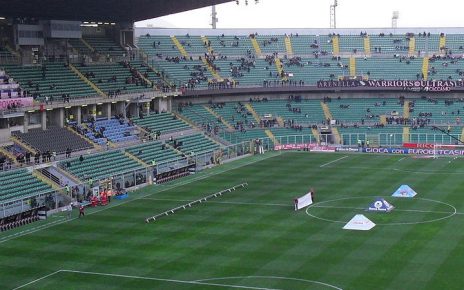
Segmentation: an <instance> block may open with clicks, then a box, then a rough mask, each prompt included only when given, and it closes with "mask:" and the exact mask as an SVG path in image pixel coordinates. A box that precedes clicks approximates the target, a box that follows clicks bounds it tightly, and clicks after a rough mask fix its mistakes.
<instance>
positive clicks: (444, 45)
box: [439, 34, 446, 51]
mask: <svg viewBox="0 0 464 290" xmlns="http://www.w3.org/2000/svg"><path fill="white" fill-rule="evenodd" d="M445 47H446V36H445V35H444V34H443V35H442V36H440V46H439V49H440V51H441V50H442V49H444V48H445Z"/></svg>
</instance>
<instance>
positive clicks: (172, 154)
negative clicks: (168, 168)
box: [127, 141, 180, 164]
mask: <svg viewBox="0 0 464 290" xmlns="http://www.w3.org/2000/svg"><path fill="white" fill-rule="evenodd" d="M127 152H129V153H130V154H132V155H134V156H136V157H137V158H139V159H140V160H142V161H143V162H145V163H147V164H151V163H152V161H153V160H155V162H156V163H158V164H159V163H163V162H165V161H168V160H173V159H176V158H177V157H179V156H180V154H179V153H178V152H177V151H174V150H172V149H171V148H170V147H169V146H164V148H163V144H162V142H159V141H157V142H149V143H146V144H141V145H137V146H134V147H130V148H128V149H127Z"/></svg>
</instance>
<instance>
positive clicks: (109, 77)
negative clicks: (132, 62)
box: [77, 63, 151, 94]
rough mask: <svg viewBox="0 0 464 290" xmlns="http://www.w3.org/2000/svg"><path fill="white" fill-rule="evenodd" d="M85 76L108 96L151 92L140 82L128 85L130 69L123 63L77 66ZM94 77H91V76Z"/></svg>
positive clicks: (130, 75)
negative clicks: (117, 93) (118, 93)
mask: <svg viewBox="0 0 464 290" xmlns="http://www.w3.org/2000/svg"><path fill="white" fill-rule="evenodd" d="M77 68H78V69H79V70H80V71H81V73H82V74H83V75H87V76H88V78H89V80H90V81H92V82H93V83H94V84H95V85H96V86H97V87H98V88H100V89H101V90H102V91H103V92H104V93H106V94H111V93H113V94H115V93H116V92H118V91H119V92H120V93H140V92H144V91H149V90H151V88H150V87H148V86H144V85H142V84H141V83H140V82H139V84H138V85H137V84H136V83H127V82H126V80H127V79H130V78H131V77H132V74H131V72H130V70H129V68H127V67H124V66H123V64H121V63H108V64H92V65H86V66H82V65H81V66H77ZM92 73H93V75H94V77H93V76H89V75H90V74H92Z"/></svg>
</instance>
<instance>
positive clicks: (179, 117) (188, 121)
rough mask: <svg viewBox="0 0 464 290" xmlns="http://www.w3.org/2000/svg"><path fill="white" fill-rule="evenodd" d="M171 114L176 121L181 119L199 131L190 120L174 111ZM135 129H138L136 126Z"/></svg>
mask: <svg viewBox="0 0 464 290" xmlns="http://www.w3.org/2000/svg"><path fill="white" fill-rule="evenodd" d="M171 113H173V114H174V116H176V117H177V118H178V119H181V120H182V121H184V122H185V123H187V124H189V125H190V127H192V128H195V129H199V128H198V127H197V125H195V124H194V123H193V122H192V121H191V120H190V119H188V118H186V117H185V116H184V115H182V114H179V113H178V112H175V111H172V112H171ZM137 127H138V126H137ZM138 128H140V129H141V130H142V131H144V132H147V131H146V130H145V129H143V128H142V127H138Z"/></svg>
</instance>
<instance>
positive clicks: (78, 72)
mask: <svg viewBox="0 0 464 290" xmlns="http://www.w3.org/2000/svg"><path fill="white" fill-rule="evenodd" d="M69 68H70V69H71V70H72V71H73V72H74V73H75V74H77V75H78V76H79V78H80V79H81V80H82V81H84V82H85V83H86V84H88V85H89V86H90V87H91V88H92V89H94V91H96V92H97V93H98V94H99V95H100V96H103V97H107V95H106V94H105V93H104V92H103V91H102V90H100V88H99V87H97V86H96V85H95V84H94V83H92V82H91V81H90V80H89V79H88V78H86V77H85V76H84V75H83V74H82V73H81V72H80V71H79V70H78V69H77V68H76V67H75V66H74V65H73V64H72V63H69Z"/></svg>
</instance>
